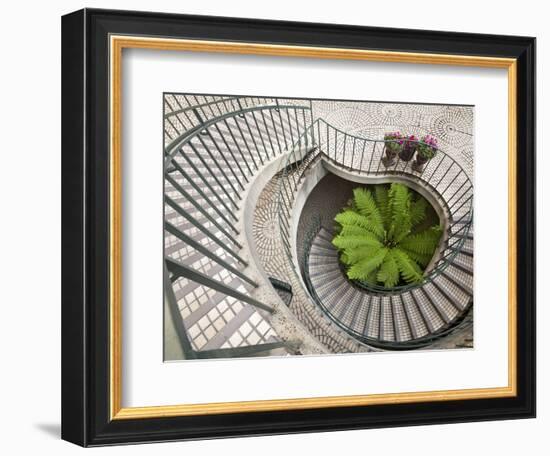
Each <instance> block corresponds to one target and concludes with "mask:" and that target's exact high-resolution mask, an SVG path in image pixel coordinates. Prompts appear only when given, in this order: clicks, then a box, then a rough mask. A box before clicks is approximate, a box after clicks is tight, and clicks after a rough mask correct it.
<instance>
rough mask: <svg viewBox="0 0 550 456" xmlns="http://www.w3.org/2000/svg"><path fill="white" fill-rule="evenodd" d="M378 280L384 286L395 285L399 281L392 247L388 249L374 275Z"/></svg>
mask: <svg viewBox="0 0 550 456" xmlns="http://www.w3.org/2000/svg"><path fill="white" fill-rule="evenodd" d="M376 280H378V282H382V283H384V286H385V287H386V288H391V287H395V286H396V285H397V283H398V282H399V268H398V267H397V263H396V261H395V258H394V257H393V249H392V250H389V251H388V253H387V254H386V256H385V257H384V261H383V262H382V265H381V266H380V269H379V270H378V274H377V275H376Z"/></svg>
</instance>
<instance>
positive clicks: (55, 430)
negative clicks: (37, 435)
mask: <svg viewBox="0 0 550 456" xmlns="http://www.w3.org/2000/svg"><path fill="white" fill-rule="evenodd" d="M34 427H35V428H36V429H38V430H39V431H42V432H43V433H44V434H47V435H49V436H50V437H54V438H56V439H59V438H61V425H60V424H59V423H36V424H35V425H34Z"/></svg>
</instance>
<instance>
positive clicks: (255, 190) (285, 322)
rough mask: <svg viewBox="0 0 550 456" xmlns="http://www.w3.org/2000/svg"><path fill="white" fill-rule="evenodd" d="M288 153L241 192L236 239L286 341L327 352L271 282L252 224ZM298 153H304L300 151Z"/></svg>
mask: <svg viewBox="0 0 550 456" xmlns="http://www.w3.org/2000/svg"><path fill="white" fill-rule="evenodd" d="M289 155H290V152H283V153H282V154H281V155H279V156H278V157H276V158H273V159H271V161H269V162H266V163H264V165H263V167H262V169H260V170H259V171H258V172H257V173H256V174H255V176H254V178H253V179H251V180H250V182H249V183H248V184H247V186H246V187H245V190H244V191H243V193H242V194H241V198H242V202H241V204H240V205H239V210H238V211H237V213H236V216H237V219H238V222H237V225H236V228H237V230H238V231H239V235H238V237H237V241H239V243H240V244H241V245H242V246H243V248H242V249H241V255H242V256H243V257H244V258H246V259H247V261H248V263H249V264H248V266H247V268H246V269H245V270H244V273H245V274H246V275H247V276H248V277H250V278H251V279H252V280H254V281H255V282H256V283H258V287H257V288H255V289H254V291H253V292H252V294H253V295H254V297H255V298H256V299H258V300H259V301H260V302H263V303H265V304H267V305H269V306H271V307H272V308H273V309H274V310H275V312H274V313H273V314H272V315H271V316H270V318H269V322H270V323H271V325H272V327H273V329H274V331H275V332H276V333H277V335H278V336H279V337H280V338H281V339H283V340H285V341H288V342H292V343H294V344H297V345H299V350H300V352H301V353H302V354H304V355H320V354H327V353H331V352H330V350H328V349H327V348H326V347H325V346H324V345H323V344H322V343H321V342H319V341H318V340H317V339H316V338H315V337H313V336H312V335H311V334H310V332H309V331H308V330H307V329H306V328H305V327H304V326H303V324H302V323H301V322H300V321H299V320H298V318H297V317H296V316H295V315H294V314H293V313H292V311H291V310H290V309H289V308H288V306H287V305H286V304H285V303H284V302H283V301H282V299H281V298H280V297H279V295H278V294H277V292H276V291H275V289H274V288H273V286H272V285H271V282H270V281H269V278H268V276H267V274H266V273H265V272H264V270H263V267H262V266H261V260H260V258H259V256H258V253H257V251H256V247H255V242H254V234H253V231H252V226H253V222H254V212H255V209H256V205H257V203H258V199H259V197H260V194H261V193H262V191H263V190H264V188H265V186H266V185H267V183H268V182H269V181H270V180H271V179H273V177H274V176H275V175H276V174H277V173H278V172H279V171H280V170H281V169H282V168H283V167H284V166H286V165H287V164H288V163H287V159H288V156H289ZM298 155H299V156H300V155H302V154H301V153H299V154H298Z"/></svg>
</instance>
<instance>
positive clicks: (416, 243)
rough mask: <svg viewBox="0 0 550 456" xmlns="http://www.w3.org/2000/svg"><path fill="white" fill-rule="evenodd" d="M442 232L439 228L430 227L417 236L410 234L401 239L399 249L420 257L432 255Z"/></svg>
mask: <svg viewBox="0 0 550 456" xmlns="http://www.w3.org/2000/svg"><path fill="white" fill-rule="evenodd" d="M441 233H442V230H441V228H440V227H439V226H432V227H431V228H428V229H427V230H424V231H422V232H420V233H418V234H410V235H408V236H407V237H405V238H403V239H402V240H401V242H400V243H399V247H403V248H406V249H407V250H411V251H413V252H416V253H419V254H421V255H427V254H433V252H434V250H435V248H436V247H437V244H438V243H439V240H440V239H441Z"/></svg>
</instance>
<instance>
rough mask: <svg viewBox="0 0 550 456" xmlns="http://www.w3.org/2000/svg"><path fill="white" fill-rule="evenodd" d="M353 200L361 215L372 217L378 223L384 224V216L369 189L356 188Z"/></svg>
mask: <svg viewBox="0 0 550 456" xmlns="http://www.w3.org/2000/svg"><path fill="white" fill-rule="evenodd" d="M353 200H354V202H355V205H356V206H357V209H358V210H359V213H360V214H361V215H364V216H365V217H372V218H373V219H374V220H375V221H376V223H379V224H380V225H382V216H381V215H380V211H379V210H378V206H377V205H376V201H375V200H374V198H373V197H372V193H371V192H370V191H369V190H367V189H365V188H361V187H359V188H356V189H354V190H353Z"/></svg>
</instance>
